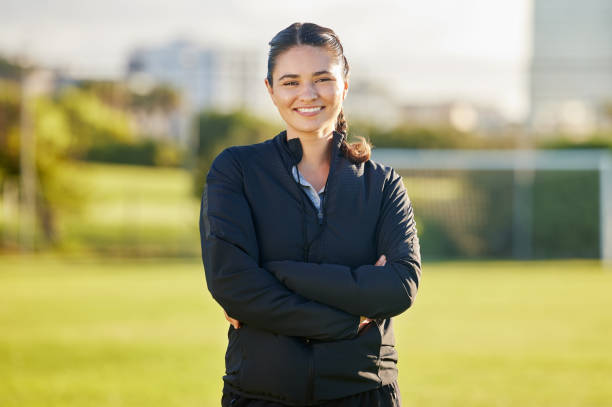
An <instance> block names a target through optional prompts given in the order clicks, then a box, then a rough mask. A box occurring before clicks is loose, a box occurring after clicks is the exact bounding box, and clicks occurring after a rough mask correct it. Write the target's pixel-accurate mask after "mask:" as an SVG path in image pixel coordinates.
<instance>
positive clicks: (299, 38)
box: [267, 23, 371, 163]
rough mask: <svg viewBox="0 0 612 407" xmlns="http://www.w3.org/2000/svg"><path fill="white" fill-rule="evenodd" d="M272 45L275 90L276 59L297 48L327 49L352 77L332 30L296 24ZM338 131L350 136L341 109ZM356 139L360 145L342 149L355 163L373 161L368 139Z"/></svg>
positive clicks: (270, 56)
mask: <svg viewBox="0 0 612 407" xmlns="http://www.w3.org/2000/svg"><path fill="white" fill-rule="evenodd" d="M268 45H270V52H269V53H268V73H267V79H268V82H269V83H270V86H272V72H274V67H275V66H276V59H277V58H278V56H279V55H281V54H282V53H283V52H285V51H288V50H289V49H290V48H292V47H295V46H297V45H311V46H315V47H324V48H326V49H327V50H328V51H329V52H331V53H332V54H333V55H334V56H336V57H337V58H338V59H340V61H341V62H342V65H343V68H344V69H343V74H344V77H345V78H346V77H347V76H348V74H349V71H350V67H349V64H348V61H347V59H346V57H345V56H344V49H343V48H342V44H341V43H340V39H339V38H338V35H336V33H335V32H334V31H333V30H332V29H331V28H327V27H322V26H320V25H317V24H314V23H293V24H291V25H290V26H289V27H287V28H285V29H284V30H282V31H280V32H279V33H278V34H276V35H275V36H274V38H272V40H271V41H270V42H269V43H268ZM335 130H336V131H337V132H339V133H343V134H344V135H345V136H348V135H347V132H348V123H347V122H346V119H345V118H344V111H343V110H342V109H340V113H339V114H338V118H337V120H336V129H335ZM356 137H357V138H358V139H360V141H359V142H356V143H348V142H347V141H346V137H345V139H344V141H343V142H342V145H341V146H340V149H341V150H342V152H343V153H344V154H345V155H346V157H347V158H348V159H349V160H351V161H352V162H354V163H362V162H365V161H367V160H369V159H370V154H371V145H370V143H369V142H368V141H366V139H365V138H364V137H361V136H356Z"/></svg>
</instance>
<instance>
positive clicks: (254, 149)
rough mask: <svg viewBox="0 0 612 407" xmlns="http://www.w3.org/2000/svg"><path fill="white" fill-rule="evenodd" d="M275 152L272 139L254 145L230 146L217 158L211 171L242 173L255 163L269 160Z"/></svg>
mask: <svg viewBox="0 0 612 407" xmlns="http://www.w3.org/2000/svg"><path fill="white" fill-rule="evenodd" d="M273 151H274V145H273V143H272V139H268V140H265V141H262V142H259V143H254V144H247V145H236V146H229V147H226V148H224V149H223V150H222V151H221V152H220V153H219V154H217V155H216V156H215V158H214V159H213V162H212V164H211V171H213V170H218V171H225V172H227V171H232V170H233V171H242V169H243V168H245V167H247V166H248V165H249V163H251V162H253V161H255V162H257V161H260V160H262V159H264V160H265V159H266V158H269V155H270V154H271V153H272V152H273Z"/></svg>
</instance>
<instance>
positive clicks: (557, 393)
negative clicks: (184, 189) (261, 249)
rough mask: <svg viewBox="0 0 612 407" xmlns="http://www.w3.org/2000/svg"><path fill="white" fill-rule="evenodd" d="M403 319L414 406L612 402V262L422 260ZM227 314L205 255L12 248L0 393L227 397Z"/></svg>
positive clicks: (186, 399) (216, 400) (39, 399)
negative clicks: (17, 251) (156, 256)
mask: <svg viewBox="0 0 612 407" xmlns="http://www.w3.org/2000/svg"><path fill="white" fill-rule="evenodd" d="M423 272H424V275H423V280H422V284H421V287H420V292H419V295H418V298H417V300H416V303H415V304H414V306H413V308H411V309H409V310H407V311H406V312H405V313H404V314H402V315H400V316H398V317H395V318H394V324H395V331H396V339H397V348H398V352H399V357H400V361H399V365H398V366H399V371H400V376H399V377H400V379H399V380H400V387H401V392H402V398H403V403H404V405H405V406H420V407H427V406H442V405H443V406H458V407H459V406H461V407H469V406H521V407H525V406H554V407H569V406H576V407H578V406H580V407H594V406H602V407H603V406H610V405H611V403H612V387H611V386H609V384H610V378H611V377H612V312H611V310H612V296H611V295H610V288H611V287H612V270H610V269H609V270H602V269H601V267H600V266H598V263H595V262H571V261H565V262H563V261H559V262H532V263H527V262H525V263H513V262H482V263H477V262H453V263H432V264H425V265H424V271H423ZM227 328H228V323H227V322H226V321H225V318H224V317H223V312H222V310H221V308H220V307H219V306H218V305H217V304H216V303H215V302H214V300H212V298H211V296H210V294H209V293H208V291H207V290H206V285H205V281H204V273H203V269H202V266H201V264H200V263H199V262H198V261H171V260H150V261H144V260H141V261H135V260H132V261H128V260H106V261H104V262H103V261H100V260H92V259H85V258H81V259H75V258H73V259H71V260H61V259H59V258H57V257H51V256H41V257H30V258H19V257H2V258H0V405H1V406H3V407H11V406H20V407H21V406H161V405H163V406H218V405H220V394H221V385H222V380H221V376H222V375H223V361H224V351H225V345H226V342H227V336H226V335H227Z"/></svg>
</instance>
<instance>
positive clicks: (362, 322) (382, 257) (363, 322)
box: [357, 254, 387, 333]
mask: <svg viewBox="0 0 612 407" xmlns="http://www.w3.org/2000/svg"><path fill="white" fill-rule="evenodd" d="M385 264H387V258H386V257H385V255H384V254H381V255H380V258H379V259H378V260H377V261H376V263H374V265H375V266H381V267H382V266H384V265H385ZM370 322H372V320H371V319H370V318H367V317H361V319H360V320H359V328H357V333H359V332H361V331H362V330H363V328H364V327H365V326H366V325H367V324H369V323H370Z"/></svg>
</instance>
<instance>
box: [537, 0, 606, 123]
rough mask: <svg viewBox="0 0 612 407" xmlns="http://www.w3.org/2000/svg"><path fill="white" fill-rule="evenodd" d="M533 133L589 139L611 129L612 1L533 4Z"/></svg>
mask: <svg viewBox="0 0 612 407" xmlns="http://www.w3.org/2000/svg"><path fill="white" fill-rule="evenodd" d="M532 28H533V35H532V41H533V44H532V45H533V50H532V52H533V55H532V61H531V67H530V116H529V123H530V125H531V127H532V129H533V130H535V131H541V132H559V131H561V132H568V133H574V134H588V133H591V132H593V131H596V130H598V129H602V128H609V127H610V126H611V125H612V123H611V122H610V120H611V119H610V104H611V103H612V1H610V0H583V1H575V0H533V27H532Z"/></svg>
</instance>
